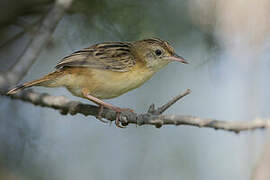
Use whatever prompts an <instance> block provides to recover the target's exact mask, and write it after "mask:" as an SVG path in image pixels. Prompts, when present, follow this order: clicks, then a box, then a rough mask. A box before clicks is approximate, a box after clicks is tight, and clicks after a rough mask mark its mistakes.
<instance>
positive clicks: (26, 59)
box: [0, 0, 73, 91]
mask: <svg viewBox="0 0 270 180" xmlns="http://www.w3.org/2000/svg"><path fill="white" fill-rule="evenodd" d="M72 1H73V0H56V1H55V5H54V7H53V8H52V10H51V11H49V13H48V14H47V16H46V17H45V18H44V20H43V22H42V23H41V26H40V27H39V29H38V30H37V32H36V33H35V34H34V36H33V37H32V39H31V41H30V43H29V45H28V46H27V48H26V50H25V51H24V53H23V54H22V55H21V56H20V60H19V61H18V62H17V63H16V64H15V65H14V66H13V67H12V68H11V70H10V71H8V72H7V73H6V76H5V77H4V78H3V76H2V78H1V79H0V87H5V88H7V87H8V86H9V85H10V84H15V83H17V82H18V81H19V80H21V79H22V78H23V77H24V75H25V74H26V73H27V71H28V69H29V68H30V67H31V65H32V64H33V62H34V61H35V60H36V59H37V57H38V55H39V54H40V52H41V51H42V49H43V47H44V46H45V45H46V43H47V42H48V41H49V39H50V37H51V35H52V33H53V32H54V30H55V28H56V26H57V24H58V22H59V21H60V19H61V18H62V17H63V15H64V12H65V10H66V9H67V8H69V6H70V5H71V3H72ZM4 79H7V81H8V84H9V85H7V84H3V83H6V81H5V80H4ZM2 91H3V89H2Z"/></svg>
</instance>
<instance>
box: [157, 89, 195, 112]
mask: <svg viewBox="0 0 270 180" xmlns="http://www.w3.org/2000/svg"><path fill="white" fill-rule="evenodd" d="M190 93H191V90H190V89H187V90H186V91H185V92H184V93H182V94H179V95H178V96H175V97H174V98H173V99H172V100H170V101H169V102H167V103H166V104H164V105H163V106H161V107H160V108H158V109H157V111H158V113H159V114H162V113H163V112H164V111H166V110H167V109H168V108H169V107H171V106H172V105H173V104H174V103H176V102H177V101H178V100H180V99H182V98H183V97H185V96H186V95H188V94H190Z"/></svg>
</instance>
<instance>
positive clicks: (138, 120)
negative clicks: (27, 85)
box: [2, 90, 270, 133]
mask: <svg viewBox="0 0 270 180" xmlns="http://www.w3.org/2000/svg"><path fill="white" fill-rule="evenodd" d="M2 95H4V94H2ZM11 98H13V99H20V100H23V101H25V102H29V103H32V104H34V105H37V106H42V107H49V108H53V109H58V110H60V112H61V113H62V114H71V115H75V114H77V113H79V114H83V115H85V116H89V115H91V116H95V117H97V116H98V113H99V107H98V106H94V105H89V104H83V103H81V102H78V101H70V100H69V99H67V98H65V97H63V96H51V95H48V94H44V93H43V94H40V93H36V92H33V91H31V90H26V91H22V92H20V93H18V94H15V95H13V96H11ZM101 117H102V118H105V119H108V120H110V121H113V120H115V117H116V113H115V112H114V111H111V110H108V109H106V108H105V109H104V110H103V112H102V114H101ZM120 121H121V122H122V123H123V124H124V125H128V124H129V123H132V124H137V125H139V126H140V125H155V126H156V127H161V126H162V125H188V126H196V127H208V128H213V129H216V130H218V129H221V130H226V131H232V132H235V133H238V132H240V131H247V130H255V129H262V128H267V127H268V126H269V123H270V121H269V120H262V119H255V120H253V121H242V122H227V121H218V120H215V119H210V118H199V117H194V116H183V115H155V114H151V113H144V114H136V113H134V112H130V111H126V112H123V113H122V114H121V116H120Z"/></svg>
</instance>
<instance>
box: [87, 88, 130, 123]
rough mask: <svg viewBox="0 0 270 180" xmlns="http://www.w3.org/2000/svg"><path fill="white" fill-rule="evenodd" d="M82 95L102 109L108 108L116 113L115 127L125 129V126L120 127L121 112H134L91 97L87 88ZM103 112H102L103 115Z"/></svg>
mask: <svg viewBox="0 0 270 180" xmlns="http://www.w3.org/2000/svg"><path fill="white" fill-rule="evenodd" d="M82 94H83V96H84V97H86V98H87V99H89V100H91V101H93V102H94V103H96V104H98V105H100V106H101V107H102V108H103V107H106V108H108V109H111V110H114V111H116V118H115V125H116V126H117V127H121V128H123V126H121V125H120V120H119V118H120V113H121V112H123V111H131V112H133V110H131V109H127V108H120V107H117V106H114V105H112V104H110V103H107V102H104V101H102V100H100V99H98V98H96V97H94V96H92V95H90V93H89V91H88V89H86V88H83V89H82ZM101 110H102V111H103V109H101ZM102 111H101V113H102ZM101 113H100V112H99V115H98V116H100V117H101Z"/></svg>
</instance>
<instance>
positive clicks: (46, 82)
mask: <svg viewBox="0 0 270 180" xmlns="http://www.w3.org/2000/svg"><path fill="white" fill-rule="evenodd" d="M60 74H62V73H60V72H58V71H55V72H53V73H50V74H48V75H46V76H44V77H42V78H40V79H37V80H34V81H30V82H27V83H24V84H21V85H18V86H16V87H15V88H13V89H11V90H9V91H8V92H7V95H11V94H15V93H17V92H19V91H21V90H23V89H25V88H29V87H32V86H48V87H53V86H54V87H56V86H58V85H57V84H55V80H56V79H57V77H58V76H59V75H60ZM52 82H54V84H55V85H51V84H52ZM50 85H51V86H50Z"/></svg>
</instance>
